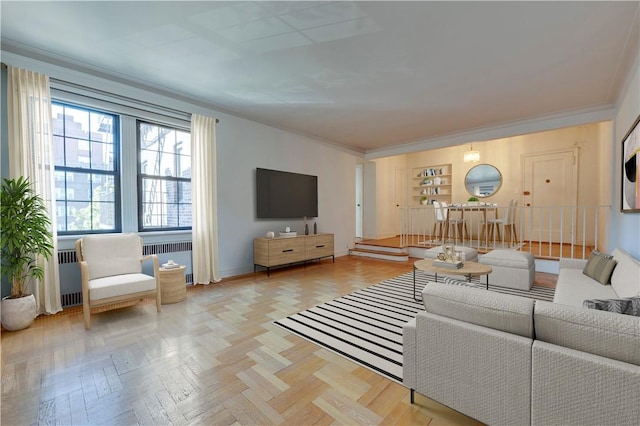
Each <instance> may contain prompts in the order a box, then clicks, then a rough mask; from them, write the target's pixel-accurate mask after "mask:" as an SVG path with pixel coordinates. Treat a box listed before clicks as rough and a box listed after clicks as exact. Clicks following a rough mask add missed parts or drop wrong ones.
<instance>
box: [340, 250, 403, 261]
mask: <svg viewBox="0 0 640 426" xmlns="http://www.w3.org/2000/svg"><path fill="white" fill-rule="evenodd" d="M349 254H350V255H353V256H362V257H371V258H373V259H383V260H391V261H394V262H406V261H408V260H409V255H408V254H407V253H393V252H388V251H384V250H369V249H362V248H353V249H351V250H349Z"/></svg>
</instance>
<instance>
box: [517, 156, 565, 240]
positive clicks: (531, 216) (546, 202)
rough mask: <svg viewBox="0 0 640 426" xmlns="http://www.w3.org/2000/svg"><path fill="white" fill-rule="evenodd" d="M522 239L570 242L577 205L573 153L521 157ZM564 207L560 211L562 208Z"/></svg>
mask: <svg viewBox="0 0 640 426" xmlns="http://www.w3.org/2000/svg"><path fill="white" fill-rule="evenodd" d="M523 163H524V168H523V173H524V177H523V180H522V182H523V192H522V201H523V203H522V204H523V205H524V206H525V207H530V208H528V209H524V210H523V212H524V213H525V214H524V218H523V219H524V222H523V223H524V229H523V231H524V239H525V240H532V241H552V242H570V241H571V228H572V227H571V223H572V213H573V212H572V210H571V209H570V208H567V207H568V206H575V205H577V202H578V180H577V175H578V172H577V170H578V153H577V152H576V150H573V149H571V150H568V151H554V152H547V153H540V154H524V155H523ZM563 207H564V208H563Z"/></svg>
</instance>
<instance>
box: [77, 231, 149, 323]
mask: <svg viewBox="0 0 640 426" xmlns="http://www.w3.org/2000/svg"><path fill="white" fill-rule="evenodd" d="M76 254H77V256H78V262H79V263H80V274H81V278H82V313H83V316H84V328H85V329H88V328H89V327H90V326H91V309H92V308H95V307H98V306H106V305H109V304H114V303H118V302H123V301H128V300H135V299H142V298H144V297H148V296H155V298H156V309H157V311H158V312H160V302H161V299H160V297H161V296H160V285H159V284H160V283H159V280H158V277H159V274H158V270H159V266H158V258H157V256H156V255H150V256H143V255H142V238H140V237H139V236H138V235H136V234H108V235H87V236H85V237H83V238H81V239H79V240H78V241H76ZM146 260H152V261H153V271H154V272H153V274H154V276H150V275H146V274H143V273H142V262H144V261H146Z"/></svg>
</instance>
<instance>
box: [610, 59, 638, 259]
mask: <svg viewBox="0 0 640 426" xmlns="http://www.w3.org/2000/svg"><path fill="white" fill-rule="evenodd" d="M639 114H640V56H639V57H638V58H637V59H636V63H635V65H634V71H633V72H632V73H631V75H630V77H629V80H628V81H627V85H626V89H625V90H624V91H623V94H622V96H620V99H619V100H618V102H617V103H616V116H615V119H614V124H613V131H614V137H613V140H614V154H613V157H612V161H613V163H614V173H613V180H612V183H611V194H612V198H613V200H614V201H613V208H612V209H611V237H610V241H611V243H610V247H611V248H616V247H619V248H622V249H624V250H626V251H628V252H629V253H631V254H632V255H633V256H634V257H636V258H640V213H624V214H623V213H621V212H620V193H621V175H620V173H621V164H620V163H621V158H622V138H623V137H624V136H625V135H626V134H627V132H628V131H629V129H630V128H631V125H632V124H633V123H634V122H635V120H636V118H637V117H638V115H639Z"/></svg>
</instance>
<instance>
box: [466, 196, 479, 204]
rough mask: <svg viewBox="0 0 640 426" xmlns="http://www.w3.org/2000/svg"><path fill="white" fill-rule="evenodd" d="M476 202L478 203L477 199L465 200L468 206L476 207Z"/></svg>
mask: <svg viewBox="0 0 640 426" xmlns="http://www.w3.org/2000/svg"><path fill="white" fill-rule="evenodd" d="M478 201H480V200H478V197H469V198H468V199H467V203H468V204H469V205H470V206H477V205H478Z"/></svg>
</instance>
